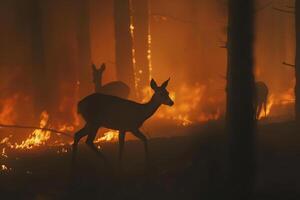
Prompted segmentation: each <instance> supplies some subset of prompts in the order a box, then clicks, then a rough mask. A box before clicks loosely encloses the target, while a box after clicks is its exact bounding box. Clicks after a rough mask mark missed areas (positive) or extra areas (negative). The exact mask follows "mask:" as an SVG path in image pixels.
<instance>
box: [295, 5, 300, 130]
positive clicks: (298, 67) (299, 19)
mask: <svg viewBox="0 0 300 200" xmlns="http://www.w3.org/2000/svg"><path fill="white" fill-rule="evenodd" d="M295 25H296V58H295V78H296V85H295V115H296V122H297V124H299V123H300V1H299V0H298V1H295Z"/></svg>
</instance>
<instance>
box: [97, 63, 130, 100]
mask: <svg viewBox="0 0 300 200" xmlns="http://www.w3.org/2000/svg"><path fill="white" fill-rule="evenodd" d="M105 68H106V66H105V63H103V64H102V65H101V67H100V68H99V69H97V68H96V65H95V64H92V69H93V82H94V85H95V92H98V93H102V94H106V95H111V96H117V97H120V98H124V99H127V98H128V96H129V93H130V88H129V86H128V85H126V84H125V83H124V82H122V81H112V82H110V83H107V84H105V85H102V76H103V72H104V71H105Z"/></svg>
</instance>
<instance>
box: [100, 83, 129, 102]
mask: <svg viewBox="0 0 300 200" xmlns="http://www.w3.org/2000/svg"><path fill="white" fill-rule="evenodd" d="M97 92H99V93H102V94H106V95H111V96H117V97H120V98H123V99H127V98H128V96H129V93H130V88H129V87H128V85H126V84H125V83H123V82H121V81H113V82H110V83H107V84H105V85H103V86H102V87H100V88H99V89H98V90H97Z"/></svg>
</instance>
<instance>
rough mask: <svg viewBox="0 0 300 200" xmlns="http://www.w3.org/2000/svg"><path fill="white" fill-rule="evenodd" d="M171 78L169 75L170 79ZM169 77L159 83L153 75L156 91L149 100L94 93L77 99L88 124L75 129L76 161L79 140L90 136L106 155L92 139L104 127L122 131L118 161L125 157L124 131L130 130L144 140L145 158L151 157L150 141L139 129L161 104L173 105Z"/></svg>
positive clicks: (90, 141) (88, 143) (151, 84)
mask: <svg viewBox="0 0 300 200" xmlns="http://www.w3.org/2000/svg"><path fill="white" fill-rule="evenodd" d="M169 80H170V79H169ZM169 80H167V81H165V82H164V83H163V84H162V85H161V86H157V84H156V82H155V81H154V80H153V79H152V80H151V82H150V86H151V88H152V89H153V90H154V94H153V96H152V97H151V99H150V101H149V102H148V103H144V104H140V103H136V102H133V101H130V100H127V99H122V98H119V97H116V96H111V95H106V94H101V93H94V94H91V95H89V96H87V97H85V98H84V99H83V100H81V101H80V102H79V103H78V113H79V114H81V116H82V117H83V119H84V120H85V122H86V124H85V126H84V127H83V128H82V129H81V130H79V131H78V132H77V133H75V136H74V143H73V162H74V161H75V158H76V152H77V146H78V142H79V140H80V139H81V138H82V137H84V136H86V135H87V136H88V137H87V139H86V144H87V145H88V146H89V147H90V148H91V149H92V150H93V151H95V152H96V153H97V154H98V155H99V156H101V157H102V158H103V157H104V156H103V155H102V154H101V152H100V151H98V149H97V148H96V147H95V145H94V143H93V141H94V139H95V137H96V134H97V130H98V129H99V128H100V127H105V128H109V129H113V130H118V131H119V161H120V162H121V160H122V155H123V149H124V142H125V134H126V132H131V133H132V134H133V135H134V136H136V137H137V138H138V139H140V140H141V141H142V142H143V143H144V150H145V158H146V161H147V160H148V143H147V138H146V136H145V135H144V134H143V133H142V132H141V131H140V130H139V129H140V127H141V126H142V125H143V123H144V122H145V121H146V120H147V119H148V118H150V117H151V116H152V115H153V114H154V113H155V112H156V111H157V109H158V108H159V107H160V106H161V105H162V104H164V105H168V106H172V105H173V104H174V102H173V101H172V100H171V98H170V97H169V92H168V91H167V89H166V88H167V86H168V83H169Z"/></svg>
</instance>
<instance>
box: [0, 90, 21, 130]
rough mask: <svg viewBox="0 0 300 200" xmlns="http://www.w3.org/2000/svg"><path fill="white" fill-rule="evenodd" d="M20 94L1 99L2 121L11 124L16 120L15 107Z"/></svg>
mask: <svg viewBox="0 0 300 200" xmlns="http://www.w3.org/2000/svg"><path fill="white" fill-rule="evenodd" d="M17 100H18V95H17V94H15V95H13V96H12V97H10V98H5V99H1V100H0V105H1V106H2V107H1V106H0V123H3V124H11V123H14V121H15V118H16V116H15V114H14V107H15V105H16V104H17Z"/></svg>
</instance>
